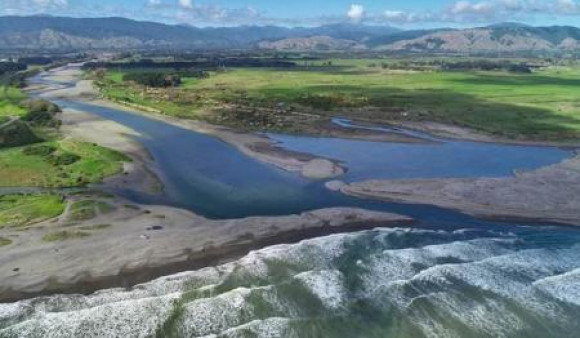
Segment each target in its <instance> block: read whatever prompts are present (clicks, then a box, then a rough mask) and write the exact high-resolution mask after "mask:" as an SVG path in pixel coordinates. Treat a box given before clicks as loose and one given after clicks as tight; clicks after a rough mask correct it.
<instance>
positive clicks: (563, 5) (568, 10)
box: [558, 0, 580, 14]
mask: <svg viewBox="0 0 580 338" xmlns="http://www.w3.org/2000/svg"><path fill="white" fill-rule="evenodd" d="M558 9H559V10H560V12H561V13H563V14H573V13H578V12H579V11H580V5H578V4H577V3H576V2H575V1H574V0H558Z"/></svg>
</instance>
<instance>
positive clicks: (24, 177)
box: [0, 139, 130, 188]
mask: <svg viewBox="0 0 580 338" xmlns="http://www.w3.org/2000/svg"><path fill="white" fill-rule="evenodd" d="M129 160H130V159H129V158H128V157H127V156H125V155H123V154H121V153H118V152H116V151H113V150H110V149H107V148H103V147H99V146H98V145H95V144H92V143H86V142H80V141H77V140H73V139H63V140H59V141H52V142H44V143H41V144H40V145H36V146H33V147H25V148H10V149H6V150H2V151H0V173H2V175H0V186H5V187H6V186H10V187H15V186H16V187H50V188H63V187H79V186H85V185H87V184H90V183H99V182H101V181H102V180H103V178H105V177H107V176H111V175H115V174H118V173H120V172H122V170H123V162H127V161H129Z"/></svg>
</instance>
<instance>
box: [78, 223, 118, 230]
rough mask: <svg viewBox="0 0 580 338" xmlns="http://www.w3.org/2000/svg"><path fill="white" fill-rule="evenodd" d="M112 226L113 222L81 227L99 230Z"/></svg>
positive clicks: (82, 228)
mask: <svg viewBox="0 0 580 338" xmlns="http://www.w3.org/2000/svg"><path fill="white" fill-rule="evenodd" d="M112 226H113V225H112V224H95V225H87V226H82V227H80V228H79V229H81V230H86V231H98V230H105V229H109V228H110V227H112Z"/></svg>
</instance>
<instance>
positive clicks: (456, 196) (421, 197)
mask: <svg viewBox="0 0 580 338" xmlns="http://www.w3.org/2000/svg"><path fill="white" fill-rule="evenodd" d="M328 186H329V188H330V189H334V190H339V191H341V192H343V193H345V194H347V195H350V196H356V197H361V198H372V199H380V200H386V201H397V202H403V203H417V204H430V205H436V206H440V207H443V208H448V209H453V210H458V211H461V212H464V213H467V214H470V215H473V216H475V217H479V218H486V219H494V220H504V221H509V220H515V221H525V222H557V223H562V224H570V225H578V226H580V156H576V157H575V158H572V159H568V160H565V161H563V162H561V163H558V164H555V165H552V166H548V167H544V168H540V169H538V170H535V171H530V172H523V173H517V174H516V176H514V177H507V178H476V179H411V180H369V181H365V182H357V183H352V184H348V185H344V184H340V183H338V182H333V184H329V185H328Z"/></svg>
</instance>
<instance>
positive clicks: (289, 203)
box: [0, 102, 580, 338]
mask: <svg viewBox="0 0 580 338" xmlns="http://www.w3.org/2000/svg"><path fill="white" fill-rule="evenodd" d="M60 103H61V104H62V105H63V106H69V107H72V108H79V109H83V110H86V111H88V112H91V113H94V114H96V115H99V116H102V117H105V118H108V119H111V120H114V121H117V122H120V123H121V124H124V125H126V126H128V127H131V128H134V129H135V130H137V131H138V132H140V133H141V134H142V137H140V138H139V140H140V141H141V142H143V144H144V145H145V146H146V147H147V148H148V149H149V150H150V151H151V153H152V155H153V157H154V158H155V160H156V161H157V162H158V164H159V166H160V168H161V169H162V171H163V172H164V177H162V179H163V181H164V183H165V184H166V186H167V192H168V198H167V199H164V200H158V199H155V198H153V197H150V196H143V195H135V194H134V193H133V192H131V191H123V192H122V193H123V194H125V196H128V197H132V198H135V199H136V200H139V201H145V202H151V203H157V202H161V203H166V204H171V205H178V206H183V207H186V208H189V209H192V210H194V211H195V212H198V213H201V214H204V215H206V216H212V217H217V218H220V217H237V216H245V215H265V214H289V213H294V212H299V211H303V210H309V209H316V208H321V207H329V206H358V207H365V208H370V209H376V210H384V211H391V212H396V213H402V214H407V215H410V216H412V217H415V218H416V219H418V220H419V224H418V228H416V229H377V230H374V231H366V232H359V233H353V234H340V235H333V236H327V237H322V238H317V239H312V240H308V241H304V242H301V243H299V244H293V245H280V246H274V247H269V248H266V249H263V250H259V251H256V252H252V253H250V254H249V255H248V256H246V257H244V258H242V259H240V260H238V261H235V262H233V263H230V264H226V265H223V266H219V267H208V268H206V269H202V270H198V271H192V272H185V273H182V274H178V275H174V276H168V277H164V278H161V279H158V280H155V281H152V282H150V283H147V284H143V285H140V286H137V287H135V288H133V289H132V290H122V289H113V290H103V291H100V292H98V293H96V294H94V295H91V296H65V295H56V296H51V297H42V298H37V299H34V300H27V301H22V302H18V303H13V304H3V305H1V304H0V337H54V338H57V337H155V336H157V337H171V336H176V337H405V338H406V337H409V338H411V337H412V338H415V337H526V338H527V337H532V338H533V337H542V338H544V337H576V336H577V335H576V334H577V332H580V322H579V321H578V320H577V318H578V315H580V231H577V230H575V229H570V228H563V227H548V226H544V227H525V226H517V225H507V224H494V223H492V222H484V221H481V220H476V219H473V218H472V217H469V216H465V215H462V214H460V213H456V212H452V211H448V210H443V209H440V208H436V207H430V206H414V205H404V204H396V203H380V202H372V201H364V200H358V199H352V198H348V197H345V196H342V195H340V194H335V193H331V192H329V191H327V190H326V189H325V188H324V187H323V182H312V181H308V180H305V179H302V178H300V177H298V176H297V175H295V174H291V173H286V172H284V171H281V170H279V169H276V168H274V167H272V166H269V165H266V164H263V163H260V162H257V161H255V160H253V159H251V158H248V157H246V156H244V155H242V154H240V153H239V152H237V151H236V150H235V149H234V148H232V147H231V146H229V145H227V144H225V143H223V142H221V141H219V140H217V139H215V138H212V137H209V136H206V135H202V134H198V133H194V132H191V131H188V130H185V129H181V128H178V127H174V126H170V125H167V124H165V123H162V122H159V121H156V120H152V119H148V118H146V117H143V116H139V115H134V114H130V113H126V112H123V111H116V110H111V109H108V108H101V107H96V106H90V105H85V104H80V103H76V102H60ZM272 137H274V138H276V139H277V140H279V141H281V142H284V145H285V146H287V147H288V148H291V149H295V150H307V151H308V152H313V153H316V154H318V155H322V156H329V157H333V158H336V159H339V160H342V161H344V162H345V163H347V165H348V166H349V167H350V169H351V170H350V172H349V173H348V175H346V176H345V179H346V180H358V179H364V178H375V177H385V178H403V177H405V178H409V177H450V176H452V177H471V176H479V175H482V174H483V175H485V176H508V175H511V173H512V171H513V170H515V169H533V168H536V167H539V166H543V165H547V164H551V163H556V162H558V161H560V160H561V159H563V158H565V157H566V156H570V154H571V153H570V152H566V151H563V150H560V149H556V148H541V147H513V146H505V145H490V144H478V143H470V142H446V143H442V144H437V145H433V144H430V145H405V144H388V143H373V142H360V141H352V140H351V141H345V140H337V139H320V138H305V137H290V136H284V135H273V136H272Z"/></svg>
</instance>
